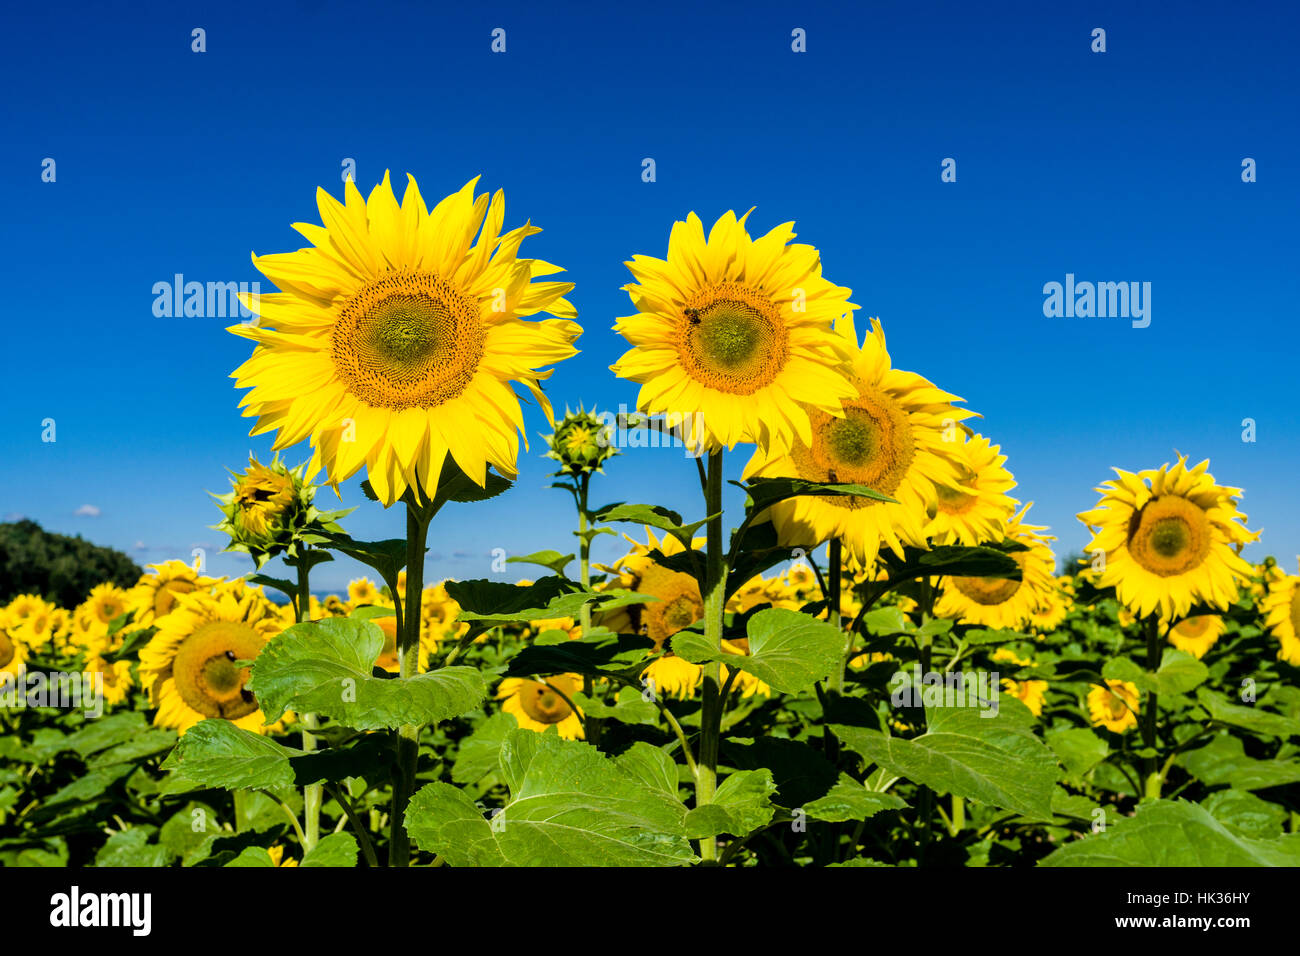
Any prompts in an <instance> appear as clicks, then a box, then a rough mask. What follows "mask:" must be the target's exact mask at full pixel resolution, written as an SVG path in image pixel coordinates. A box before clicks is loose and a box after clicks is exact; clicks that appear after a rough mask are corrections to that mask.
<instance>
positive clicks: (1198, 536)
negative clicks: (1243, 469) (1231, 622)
mask: <svg viewBox="0 0 1300 956" xmlns="http://www.w3.org/2000/svg"><path fill="white" fill-rule="evenodd" d="M1209 464H1210V463H1209V462H1208V461H1203V462H1201V463H1200V464H1199V465H1197V466H1195V467H1194V468H1189V467H1188V466H1187V459H1186V458H1184V457H1181V456H1180V457H1179V459H1178V462H1177V463H1176V464H1174V465H1172V466H1170V465H1162V466H1161V467H1160V468H1152V469H1148V470H1146V471H1141V472H1138V473H1136V474H1135V473H1132V472H1127V471H1121V470H1120V469H1115V471H1116V474H1117V475H1118V476H1119V478H1118V479H1117V480H1114V481H1107V482H1103V483H1102V485H1101V487H1100V488H1098V489H1097V491H1098V492H1100V493H1101V495H1102V498H1101V501H1100V502H1098V504H1097V507H1096V508H1094V509H1092V510H1091V511H1085V512H1083V513H1082V514H1080V515H1079V520H1081V521H1082V522H1083V523H1084V524H1086V525H1087V526H1088V527H1089V528H1091V529H1092V531H1093V538H1092V541H1091V542H1090V543H1089V544H1088V546H1087V547H1086V548H1085V550H1086V551H1088V552H1089V553H1092V554H1096V553H1099V552H1100V553H1101V554H1103V555H1104V557H1105V569H1104V570H1103V571H1102V572H1101V574H1100V575H1099V576H1098V579H1097V581H1096V585H1097V587H1099V588H1105V587H1114V588H1115V593H1116V596H1117V597H1118V598H1119V600H1120V602H1121V603H1122V604H1124V605H1125V606H1127V607H1128V608H1129V609H1130V610H1132V611H1133V612H1134V613H1135V614H1137V615H1138V616H1139V617H1146V616H1149V615H1153V614H1155V615H1158V616H1159V617H1160V618H1161V619H1162V620H1165V621H1172V620H1175V619H1177V618H1180V617H1183V616H1185V615H1186V614H1187V612H1188V610H1189V609H1190V608H1191V607H1192V605H1194V604H1198V603H1203V604H1206V605H1208V606H1210V607H1214V608H1218V609H1223V608H1226V607H1228V605H1230V604H1231V603H1232V602H1233V601H1235V600H1236V598H1237V593H1238V589H1239V587H1240V586H1241V585H1242V584H1246V583H1248V582H1249V580H1250V578H1251V576H1252V574H1253V573H1254V568H1253V567H1252V566H1251V565H1250V564H1248V563H1247V562H1246V561H1244V560H1243V559H1242V558H1241V555H1240V551H1241V548H1242V547H1243V546H1244V545H1245V544H1247V543H1248V542H1251V541H1254V540H1256V539H1257V538H1258V537H1259V533H1258V532H1252V531H1249V530H1248V529H1247V528H1246V527H1245V523H1244V522H1245V520H1246V516H1245V515H1244V514H1242V513H1241V512H1240V511H1238V510H1237V504H1236V501H1237V497H1238V496H1239V495H1240V494H1241V491H1240V489H1237V488H1224V487H1221V486H1220V485H1218V484H1217V483H1216V482H1215V480H1214V476H1212V475H1210V474H1209V473H1208V471H1207V469H1208V468H1209Z"/></svg>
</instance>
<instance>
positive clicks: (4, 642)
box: [0, 631, 18, 667]
mask: <svg viewBox="0 0 1300 956" xmlns="http://www.w3.org/2000/svg"><path fill="white" fill-rule="evenodd" d="M17 654H18V650H17V648H15V647H14V642H13V641H11V640H10V639H9V635H8V634H6V633H5V632H4V631H0V667H7V666H8V665H9V662H10V661H12V660H13V659H14V657H16V656H17Z"/></svg>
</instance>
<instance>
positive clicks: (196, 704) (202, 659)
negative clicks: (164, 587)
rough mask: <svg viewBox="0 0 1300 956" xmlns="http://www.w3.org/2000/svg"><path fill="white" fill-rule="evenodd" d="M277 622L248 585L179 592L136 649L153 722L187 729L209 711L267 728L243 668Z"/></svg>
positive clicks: (241, 724) (242, 724) (245, 724)
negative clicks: (241, 663)
mask: <svg viewBox="0 0 1300 956" xmlns="http://www.w3.org/2000/svg"><path fill="white" fill-rule="evenodd" d="M282 629H283V623H282V621H281V620H280V618H279V615H278V613H277V611H276V609H275V607H274V606H273V605H272V604H271V603H270V602H269V601H267V600H266V599H265V598H263V597H262V596H261V595H260V594H259V593H258V592H256V591H254V590H253V589H251V588H245V589H242V590H236V589H233V588H222V589H218V590H217V591H216V593H215V594H206V593H204V592H201V591H200V592H196V593H193V594H184V595H181V596H180V597H178V598H177V606H176V608H175V609H174V610H173V611H172V612H171V613H170V614H168V615H167V616H166V617H165V618H163V619H162V620H161V621H160V622H159V624H158V631H157V633H155V634H154V636H153V637H152V638H151V639H150V641H149V643H148V644H147V645H145V646H144V647H143V648H142V649H141V650H140V683H141V685H142V686H143V687H144V688H145V690H147V691H148V692H149V697H150V700H151V702H152V703H153V704H154V706H156V707H157V708H158V712H157V713H156V714H155V715H154V724H155V725H156V726H159V727H174V728H175V729H176V730H178V731H179V732H180V733H182V734H183V733H185V731H187V730H189V728H190V727H193V726H194V725H195V724H197V723H198V722H199V721H201V720H203V719H205V718H208V717H218V718H224V719H226V720H229V721H232V722H233V723H234V724H235V726H237V727H242V728H243V729H244V730H251V731H254V732H256V733H267V732H268V731H269V730H271V729H272V728H269V727H264V726H263V725H262V724H263V719H264V718H263V714H262V711H261V710H260V709H259V708H258V706H257V700H256V698H254V697H253V694H252V693H251V692H250V691H248V690H246V689H245V687H244V685H245V684H247V683H248V669H247V668H243V667H237V666H236V662H237V661H246V660H252V659H253V658H255V657H257V655H258V654H259V653H261V650H262V648H263V646H265V644H266V642H267V641H269V640H270V639H271V638H272V637H274V636H275V635H276V634H278V633H279V632H280V631H281V630H282Z"/></svg>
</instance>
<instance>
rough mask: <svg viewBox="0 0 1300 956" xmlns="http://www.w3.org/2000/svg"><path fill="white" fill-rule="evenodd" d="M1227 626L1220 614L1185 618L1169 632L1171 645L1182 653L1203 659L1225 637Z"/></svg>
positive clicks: (1196, 615)
mask: <svg viewBox="0 0 1300 956" xmlns="http://www.w3.org/2000/svg"><path fill="white" fill-rule="evenodd" d="M1226 628H1227V624H1226V623H1225V622H1224V620H1223V618H1222V617H1220V616H1219V615H1218V614H1195V615H1193V616H1192V617H1188V618H1184V619H1183V620H1181V621H1179V622H1178V623H1177V624H1175V625H1174V628H1173V630H1171V631H1170V632H1169V643H1170V644H1172V645H1174V647H1176V648H1178V649H1179V650H1180V651H1186V652H1187V653H1188V654H1191V655H1192V656H1193V657H1196V658H1201V657H1204V656H1205V653H1206V651H1208V650H1209V649H1210V648H1211V647H1213V646H1214V645H1215V643H1216V642H1217V641H1218V640H1219V638H1220V637H1222V636H1223V632H1224V630H1225V629H1226Z"/></svg>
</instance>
